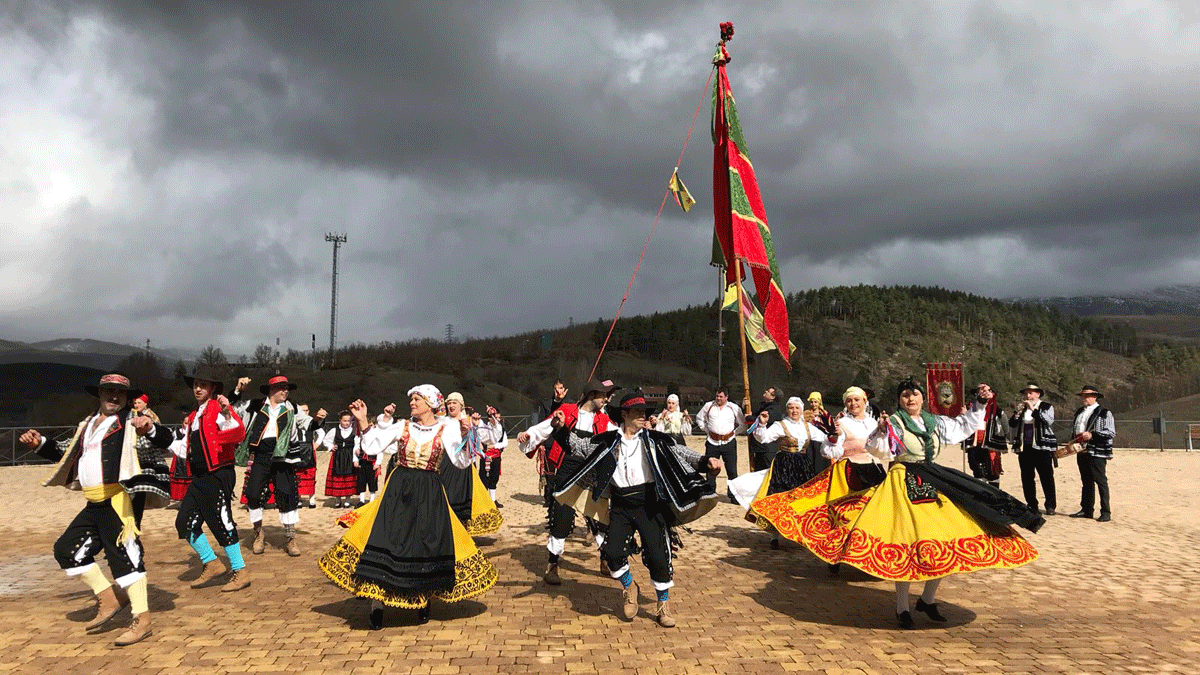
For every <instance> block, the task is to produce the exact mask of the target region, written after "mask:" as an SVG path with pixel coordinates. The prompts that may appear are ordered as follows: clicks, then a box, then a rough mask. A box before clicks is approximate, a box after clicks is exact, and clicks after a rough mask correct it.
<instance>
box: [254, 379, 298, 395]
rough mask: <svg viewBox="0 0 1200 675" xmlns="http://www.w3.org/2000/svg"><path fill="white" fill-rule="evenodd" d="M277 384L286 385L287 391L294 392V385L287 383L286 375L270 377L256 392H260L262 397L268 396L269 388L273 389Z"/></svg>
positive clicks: (269, 393)
mask: <svg viewBox="0 0 1200 675" xmlns="http://www.w3.org/2000/svg"><path fill="white" fill-rule="evenodd" d="M277 384H282V385H286V386H287V390H288V391H295V390H296V383H294V382H288V379H287V375H276V376H275V377H272V378H271V379H269V380H267V383H266V384H262V385H259V387H258V390H259V391H261V392H262V395H263V396H270V395H271V387H274V386H275V385H277Z"/></svg>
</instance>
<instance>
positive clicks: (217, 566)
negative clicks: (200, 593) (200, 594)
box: [192, 558, 229, 588]
mask: <svg viewBox="0 0 1200 675" xmlns="http://www.w3.org/2000/svg"><path fill="white" fill-rule="evenodd" d="M228 571H229V568H228V567H226V566H225V563H223V562H221V559H220V558H217V559H216V560H210V561H208V562H206V563H204V567H203V568H202V569H201V570H200V576H198V577H196V580H195V581H193V582H192V588H204V587H205V586H207V585H209V584H210V583H212V581H213V579H216V578H217V577H219V576H221V575H222V574H225V573H226V572H228Z"/></svg>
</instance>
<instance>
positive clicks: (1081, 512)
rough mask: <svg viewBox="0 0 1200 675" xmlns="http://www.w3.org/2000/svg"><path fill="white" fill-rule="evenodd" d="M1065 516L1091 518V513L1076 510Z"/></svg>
mask: <svg viewBox="0 0 1200 675" xmlns="http://www.w3.org/2000/svg"><path fill="white" fill-rule="evenodd" d="M1067 517H1068V518H1091V517H1092V514H1090V513H1088V512H1087V511H1076V512H1075V513H1072V514H1071V515H1069V516H1067Z"/></svg>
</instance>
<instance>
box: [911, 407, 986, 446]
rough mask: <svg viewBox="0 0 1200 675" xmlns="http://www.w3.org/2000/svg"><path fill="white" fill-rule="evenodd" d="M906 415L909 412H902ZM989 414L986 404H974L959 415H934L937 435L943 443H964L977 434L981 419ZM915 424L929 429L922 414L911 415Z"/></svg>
mask: <svg viewBox="0 0 1200 675" xmlns="http://www.w3.org/2000/svg"><path fill="white" fill-rule="evenodd" d="M900 414H901V415H905V414H907V413H903V412H902V413H900ZM986 414H987V408H986V406H982V405H973V406H971V407H970V408H968V409H966V410H964V411H963V412H962V414H960V415H959V416H958V417H946V416H945V415H934V416H933V417H934V419H936V420H937V435H938V436H940V437H941V439H942V444H943V445H954V444H955V443H962V442H963V441H965V440H967V439H968V438H970V437H971V436H973V435H975V430H976V429H977V428H978V427H979V421H980V420H981V419H983V418H984V416H985V415H986ZM910 419H912V421H913V425H914V426H916V427H917V428H918V429H920V430H921V431H929V430H928V429H926V428H925V420H924V419H922V418H921V416H920V415H917V416H916V417H912V416H910Z"/></svg>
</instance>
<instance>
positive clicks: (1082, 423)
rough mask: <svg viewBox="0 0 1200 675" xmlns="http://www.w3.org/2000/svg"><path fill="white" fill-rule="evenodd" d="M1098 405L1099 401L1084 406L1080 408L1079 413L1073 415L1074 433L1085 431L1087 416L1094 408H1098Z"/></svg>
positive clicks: (1089, 415) (1090, 414)
mask: <svg viewBox="0 0 1200 675" xmlns="http://www.w3.org/2000/svg"><path fill="white" fill-rule="evenodd" d="M1099 407H1100V404H1099V403H1093V404H1091V405H1088V406H1084V407H1083V410H1080V411H1079V414H1078V415H1076V416H1075V435H1076V436H1078V435H1079V434H1082V433H1083V432H1085V431H1087V422H1088V418H1089V417H1091V416H1092V413H1093V412H1095V411H1096V408H1099Z"/></svg>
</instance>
